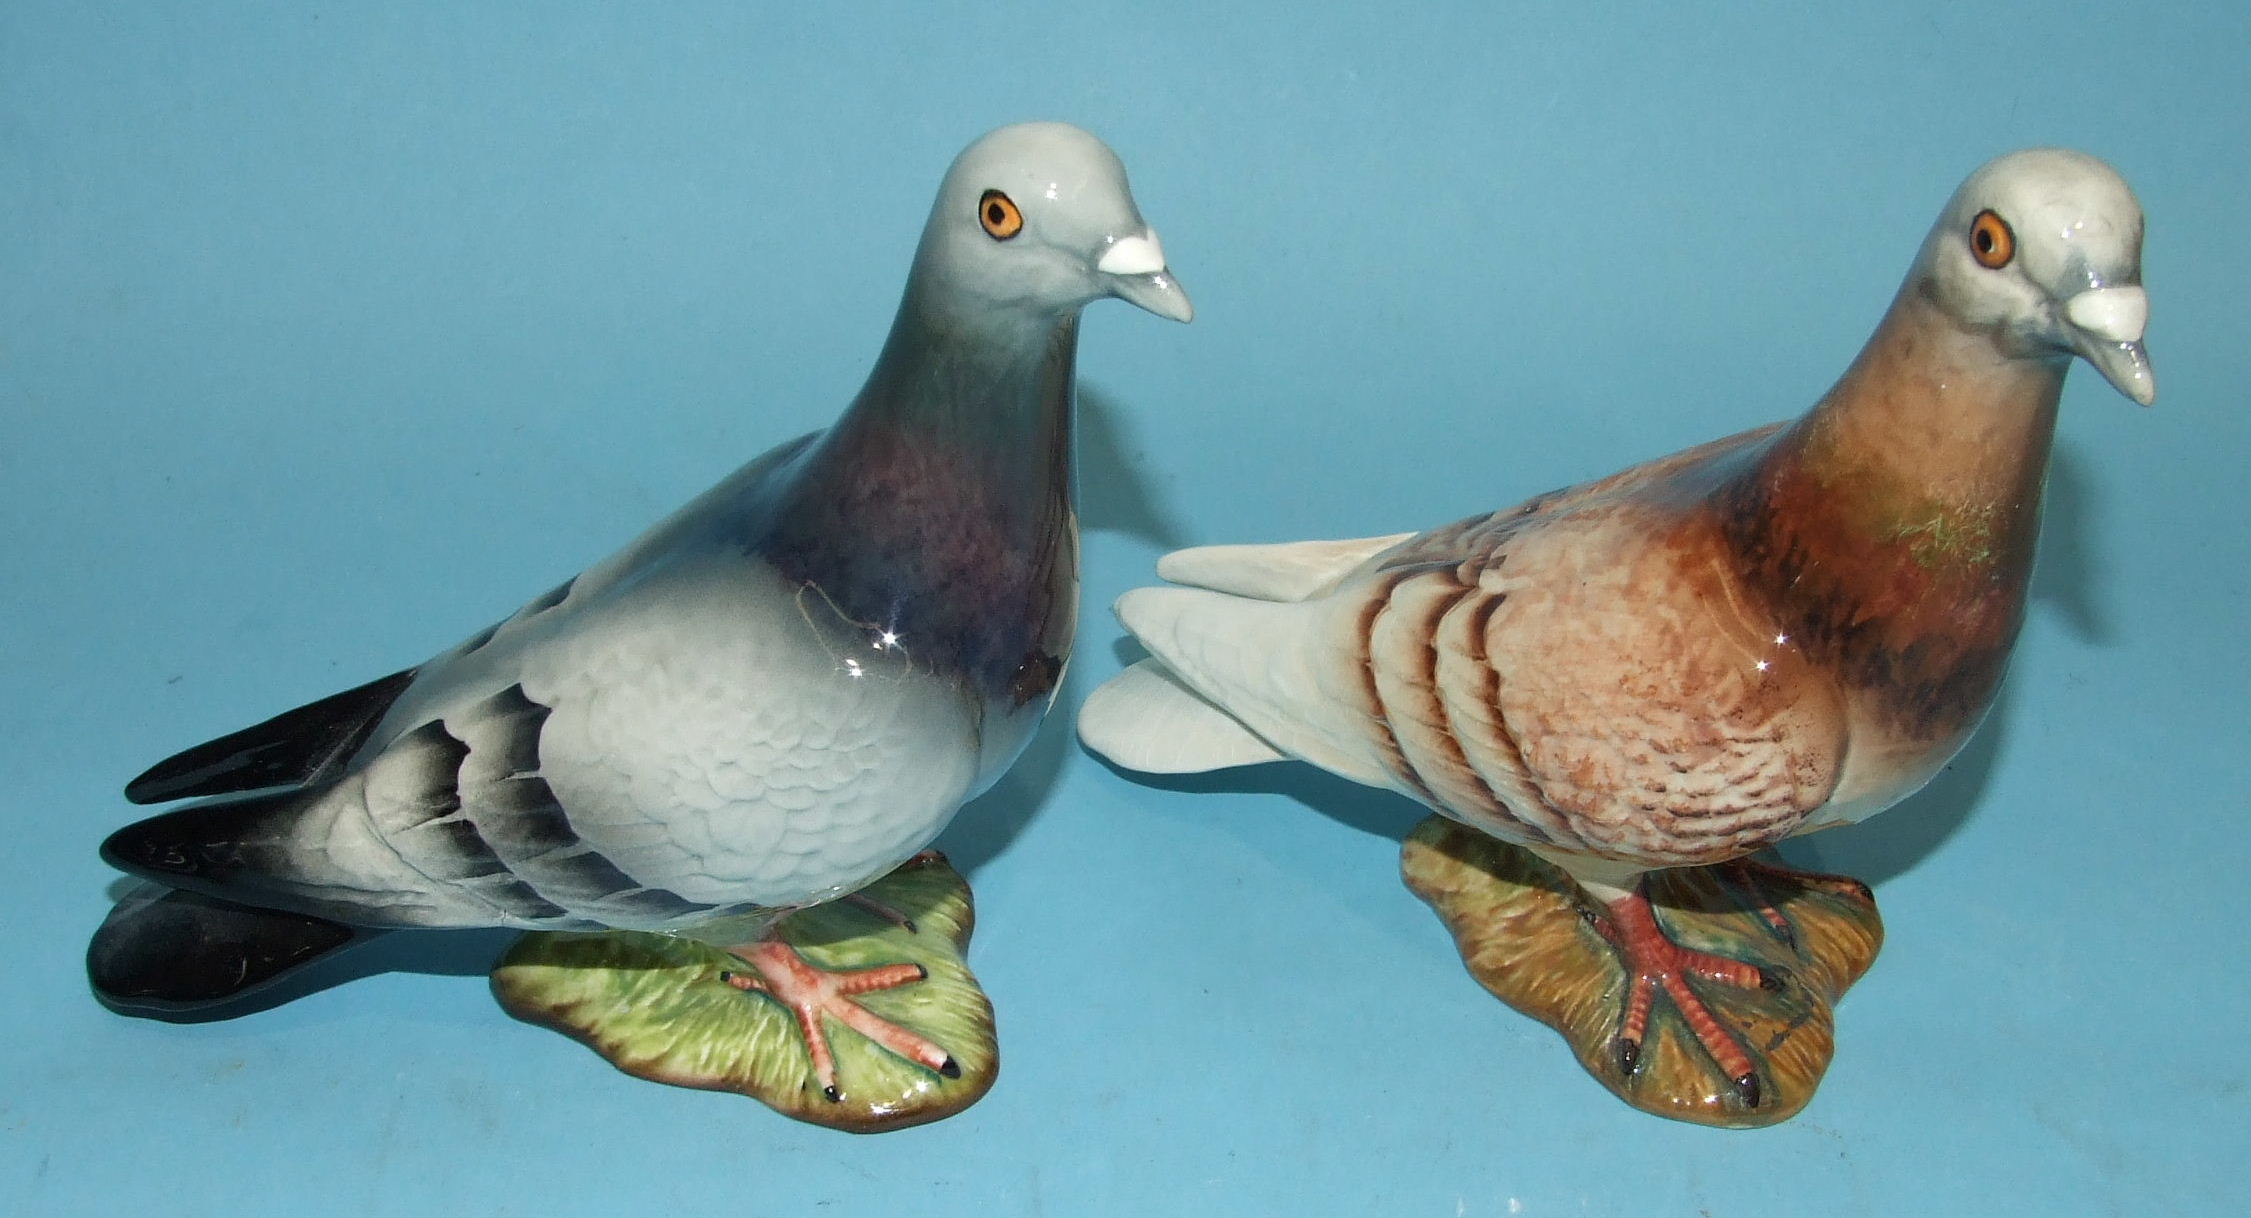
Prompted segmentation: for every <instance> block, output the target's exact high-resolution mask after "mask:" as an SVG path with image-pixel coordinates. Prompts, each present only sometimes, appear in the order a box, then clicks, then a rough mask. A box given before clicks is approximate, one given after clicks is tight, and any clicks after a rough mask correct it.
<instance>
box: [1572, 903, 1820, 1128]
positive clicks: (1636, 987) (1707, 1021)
mask: <svg viewBox="0 0 2251 1218" xmlns="http://www.w3.org/2000/svg"><path fill="white" fill-rule="evenodd" d="M1609 910H1610V912H1609V917H1608V918H1606V919H1602V920H1600V921H1598V922H1597V923H1596V926H1597V928H1598V929H1599V930H1600V931H1601V932H1602V935H1603V937H1604V938H1606V939H1608V940H1610V942H1611V945H1612V946H1614V947H1616V948H1617V949H1618V954H1619V955H1620V956H1621V957H1623V959H1624V964H1625V966H1626V975H1627V977H1628V978H1630V979H1631V984H1632V986H1633V990H1632V993H1631V995H1630V996H1629V997H1628V998H1627V1000H1626V1012H1625V1018H1624V1019H1623V1020H1621V1021H1620V1022H1619V1025H1618V1038H1617V1041H1616V1045H1617V1053H1618V1065H1619V1067H1620V1068H1621V1069H1623V1070H1624V1071H1625V1072H1626V1073H1627V1074H1628V1075H1631V1074H1633V1073H1634V1071H1635V1068H1636V1067H1637V1066H1639V1065H1640V1062H1641V1046H1642V1038H1643V1037H1644V1036H1645V1035H1646V1034H1647V1033H1648V1031H1649V1013H1650V1009H1651V1007H1652V1006H1653V1005H1654V1004H1655V1002H1656V999H1657V991H1658V990H1659V989H1662V990H1664V991H1665V997H1666V998H1668V999H1669V1000H1671V1002H1672V1004H1673V1008H1674V1009H1675V1010H1678V1011H1679V1012H1680V1014H1681V1018H1682V1019H1683V1020H1685V1021H1686V1022H1687V1024H1688V1028H1689V1031H1690V1032H1692V1033H1694V1034H1695V1036H1696V1040H1697V1042H1698V1043H1699V1044H1701V1045H1703V1046H1704V1051H1705V1052H1706V1053H1709V1054H1711V1057H1712V1061H1713V1062H1715V1063H1716V1064H1718V1066H1719V1068H1720V1071H1721V1073H1723V1074H1725V1075H1726V1076H1727V1077H1728V1079H1729V1081H1731V1082H1733V1083H1734V1084H1735V1093H1736V1095H1737V1096H1738V1097H1739V1098H1741V1099H1742V1101H1743V1104H1744V1106H1745V1107H1749V1108H1756V1107H1758V1106H1759V1095H1760V1087H1759V1076H1758V1071H1757V1070H1756V1069H1754V1068H1753V1067H1752V1065H1751V1055H1750V1054H1749V1053H1747V1052H1745V1051H1744V1049H1743V1046H1742V1045H1741V1044H1740V1043H1738V1042H1737V1041H1736V1039H1735V1037H1734V1036H1733V1035H1731V1034H1729V1032H1728V1031H1727V1029H1726V1028H1724V1027H1723V1026H1721V1024H1720V1021H1719V1017H1718V1016H1716V1015H1714V1014H1712V1010H1711V1008H1710V1007H1708V1006H1706V1005H1704V1000H1703V999H1702V998H1699V997H1697V995H1696V991H1695V990H1694V989H1692V988H1690V986H1689V984H1688V978H1689V975H1690V974H1694V975H1696V976H1698V977H1703V978H1705V979H1707V980H1711V981H1717V982H1721V983H1723V984H1726V985H1733V986H1741V987H1743V988H1745V989H1752V988H1756V989H1763V990H1769V991H1773V990H1780V989H1781V988H1782V987H1783V985H1784V983H1785V982H1787V980H1788V975H1787V974H1786V973H1784V972H1782V970H1780V969H1764V970H1762V969H1760V968H1759V967H1758V966H1756V965H1751V964H1745V963H1743V962H1742V961H1740V960H1730V959H1728V958H1727V957H1725V956H1715V955H1712V954H1711V953H1709V952H1700V951H1695V950H1692V949H1690V948H1685V947H1682V946H1681V945H1680V944H1678V943H1675V942H1673V940H1672V938H1671V937H1670V936H1668V935H1667V934H1666V933H1665V930H1664V928H1663V927H1661V926H1659V925H1658V924H1657V915H1656V912H1655V911H1654V910H1652V909H1651V908H1650V907H1649V898H1648V897H1647V896H1644V895H1643V894H1642V891H1641V889H1640V888H1638V887H1637V888H1636V889H1635V890H1634V891H1633V892H1632V893H1631V894H1629V895H1627V896H1623V897H1620V898H1618V899H1617V900H1615V901H1612V902H1610V904H1609Z"/></svg>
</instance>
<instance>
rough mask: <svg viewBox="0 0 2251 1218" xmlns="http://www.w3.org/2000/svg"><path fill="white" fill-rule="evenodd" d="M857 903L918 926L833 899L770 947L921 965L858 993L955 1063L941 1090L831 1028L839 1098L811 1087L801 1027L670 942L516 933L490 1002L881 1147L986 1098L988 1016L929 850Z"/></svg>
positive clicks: (736, 966)
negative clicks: (891, 1134)
mask: <svg viewBox="0 0 2251 1218" xmlns="http://www.w3.org/2000/svg"><path fill="white" fill-rule="evenodd" d="M861 895H862V896H864V897H866V898H867V899H868V900H870V901H873V902H876V903H878V904H880V905H882V906H883V907H884V908H885V909H888V910H890V911H893V912H895V913H897V914H899V915H900V916H901V917H904V918H906V919H907V920H909V921H910V922H912V923H913V924H914V927H915V929H914V931H913V932H911V933H910V932H909V931H908V930H907V928H906V927H904V926H900V925H897V924H895V923H893V922H891V921H889V920H887V919H885V918H883V917H882V916H881V915H880V914H878V913H876V912H873V911H871V910H869V909H867V908H865V907H863V906H861V905H857V904H852V903H849V902H844V901H835V902H831V903H829V904H827V905H822V906H818V907H816V908H813V909H808V910H805V911H802V912H800V913H797V914H793V915H791V916H790V917H789V918H787V919H785V920H784V921H783V922H782V923H781V924H780V925H779V926H778V927H777V928H776V931H775V934H776V937H778V938H780V939H782V940H784V941H786V942H787V943H788V944H789V945H790V946H792V947H794V948H796V949H797V951H798V953H799V954H800V955H802V956H803V957H804V958H805V961H806V962H807V963H809V964H811V965H813V966H815V967H816V968H822V969H829V970H836V971H846V970H852V969H864V968H873V967H876V966H878V965H885V964H920V965H922V966H923V967H924V968H925V969H927V970H929V974H930V975H929V977H928V978H927V979H926V980H923V981H918V982H912V983H909V984H907V985H903V986H900V987H898V988H896V989H888V990H878V991H874V992H871V993H867V994H862V995H859V998H858V1000H859V1002H860V1004H861V1005H862V1006H864V1007H866V1008H867V1009H868V1010H869V1011H870V1012H872V1013H874V1014H875V1015H877V1016H880V1017H881V1018H883V1019H887V1020H889V1021H891V1022H892V1023H895V1024H898V1025H899V1026H901V1027H903V1028H906V1029H908V1030H909V1031H912V1032H916V1033H919V1034H920V1035H922V1036H925V1037H928V1038H929V1039H930V1040H932V1041H934V1042H936V1043H937V1044H938V1045H940V1046H942V1047H943V1048H944V1049H945V1050H946V1051H947V1052H949V1053H951V1054H952V1055H953V1059H954V1061H955V1063H956V1064H958V1065H959V1066H960V1067H961V1077H959V1078H947V1077H944V1076H943V1075H940V1074H938V1073H936V1072H934V1071H931V1070H928V1069H925V1068H923V1067H922V1066H919V1065H917V1064H915V1063H913V1062H910V1061H907V1060H906V1059H904V1058H901V1057H897V1056H895V1055H893V1054H892V1053H890V1052H889V1051H888V1050H885V1049H883V1048H881V1047H879V1046H877V1045H876V1044H875V1043H874V1042H873V1041H870V1040H868V1039H866V1038H865V1037H863V1036H861V1035H860V1034H859V1033H857V1032H854V1031H852V1030H851V1029H850V1028H847V1027H845V1026H843V1025H842V1024H840V1023H838V1022H836V1021H835V1020H833V1019H830V1020H827V1021H826V1024H825V1026H826V1028H827V1032H828V1041H829V1045H830V1047H831V1048H832V1049H833V1050H834V1052H835V1054H836V1069H837V1080H838V1083H839V1086H840V1088H841V1089H842V1091H843V1098H842V1099H841V1100H833V1101H832V1100H830V1099H829V1098H828V1097H827V1096H825V1095H823V1094H822V1093H821V1087H820V1084H819V1083H817V1082H816V1081H814V1077H813V1064H812V1060H811V1058H810V1057H809V1056H808V1055H807V1053H806V1049H805V1041H804V1038H803V1037H801V1036H800V1035H799V1034H798V1030H797V1021H796V1019H795V1018H794V1017H793V1016H792V1015H791V1014H790V1012H789V1011H787V1010H785V1009H784V1008H783V1007H782V1006H781V1005H779V1004H778V1003H776V1002H774V1001H773V1000H772V999H769V998H767V997H766V996H764V995H762V994H755V993H745V992H743V991H740V990H737V989H736V988H735V987H733V986H731V985H728V984H727V983H726V982H724V981H722V980H721V979H720V974H721V973H724V972H730V971H732V972H738V973H739V972H742V971H744V968H745V965H744V962H743V961H742V960H741V959H739V958H737V957H735V956H732V955H730V954H728V953H727V952H725V951H722V950H720V949H718V948H714V947H707V946H705V945H703V944H700V943H696V942H693V941H691V940H687V939H679V938H674V937H671V936H668V935H650V934H640V933H637V932H633V931H614V932H609V933H602V934H550V933H534V934H528V935H525V936H524V937H523V938H522V939H521V940H519V941H518V942H517V944H516V945H515V947H513V948H511V949H510V950H509V952H508V954H507V955H506V956H505V957H503V958H502V959H501V961H500V964H499V965H498V966H497V967H495V968H494V969H493V973H492V988H493V993H494V995H495V996H497V997H498V998H499V999H500V1005H501V1006H502V1007H504V1008H506V1009H507V1011H508V1013H509V1014H511V1015H514V1016H516V1017H517V1018H518V1019H522V1020H526V1021H528V1022H531V1023H539V1024H545V1025H547V1026H548V1027H551V1028H554V1029H555V1030H557V1031H559V1032H563V1033H565V1034H566V1035H569V1036H572V1037H575V1038H577V1039H579V1040H581V1041H584V1042H585V1043H586V1044H587V1045H588V1046H590V1047H591V1048H592V1049H593V1050H594V1051H595V1052H597V1053H600V1054H601V1055H602V1056H604V1057H606V1058H608V1059H609V1060H610V1063H611V1064H612V1065H615V1066H616V1067H617V1068H618V1069H620V1070H623V1071H625V1072H626V1073H627V1074H631V1075H635V1076H638V1077H640V1078H645V1079H651V1080H654V1081H656V1082H660V1083H672V1084H675V1085H678V1086H682V1087H702V1088H706V1089H710V1090H717V1091H738V1092H741V1093H742V1094H744V1095H747V1096H750V1097H752V1098H753V1099H757V1100H760V1101H762V1102H764V1103H766V1104H767V1105H769V1106H771V1107H773V1108H774V1109H776V1110H777V1111H780V1112H782V1113H784V1114H786V1115H789V1116H793V1117H796V1118H797V1119H799V1120H801V1121H810V1122H812V1123H813V1124H816V1125H827V1126H830V1127H832V1128H836V1129H848V1130H852V1131H854V1132H857V1133H876V1132H880V1131H882V1130H887V1129H900V1128H904V1127H906V1126H908V1125H919V1124H922V1123H923V1122H925V1121H935V1120H939V1119H940V1118H943V1117H949V1116H952V1115H953V1114H954V1113H957V1112H959V1111H961V1110H962V1109H964V1108H967V1107H968V1106H970V1105H971V1104H974V1103H976V1102H977V1101H978V1099H980V1098H981V1097H983V1095H984V1094H985V1092H986V1091H988V1090H990V1089H991V1087H992V1085H993V1077H994V1075H995V1074H997V1073H998V1072H999V1069H1000V1055H999V1049H998V1046H997V1044H996V1043H995V1041H994V1036H993V1008H992V1003H991V1002H989V1001H988V1000H987V999H986V997H985V991H984V990H983V989H982V988H980V987H979V986H978V984H977V978H976V977H975V976H973V975H972V974H971V973H970V971H969V966H968V965H967V964H966V963H965V962H964V960H963V954H964V953H965V952H966V951H967V950H968V947H969V934H970V930H971V928H972V926H973V925H974V923H975V914H974V912H973V911H972V908H971V904H970V896H969V885H968V883H967V882H966V881H964V880H963V879H962V878H961V876H960V874H959V873H957V872H955V871H954V869H953V868H952V867H951V866H949V865H948V864H947V863H946V861H945V859H944V857H943V856H940V855H938V854H936V853H935V852H932V853H928V854H924V855H922V856H920V857H917V858H916V859H914V860H912V861H910V862H908V863H907V864H906V865H905V866H902V867H900V868H899V869H898V870H897V871H894V872H892V873H891V874H890V875H887V876H885V877H884V878H882V879H881V880H878V881H876V882H875V883H874V884H872V885H870V886H869V887H867V888H866V889H864V890H863V891H862V894H861Z"/></svg>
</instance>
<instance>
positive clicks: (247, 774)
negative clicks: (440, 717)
mask: <svg viewBox="0 0 2251 1218" xmlns="http://www.w3.org/2000/svg"><path fill="white" fill-rule="evenodd" d="M417 671H419V670H418V669H413V668H408V669H404V670H402V671H399V672H395V673H392V674H391V675H390V676H387V677H382V678H379V679H377V680H374V681H370V682H368V683H367V684H365V685H360V686H356V687H354V688H352V689H347V690H344V691H343V692H341V693H335V694H330V695H329V696H328V697H325V698H322V699H319V700H318V701H314V702H308V703H306V704H305V705H303V706H300V707H297V708H296V709H294V710H288V711H283V712H282V713H281V714H278V715H275V716H274V717H273V718H271V719H268V720H266V721H264V722H263V723H256V724H252V725H251V726H249V727H246V728H244V729H242V730H241V731H239V732H233V733H230V734H228V735H225V736H221V737H219V738H218V739H216V740H209V741H205V742H204V743H202V744H199V745H196V746H195V747H194V748H190V749H183V750H181V751H180V752H178V753H174V754H173V755H172V756H170V757H167V758H165V759H164V760H162V761H159V762H157V763H156V764H155V765H152V766H150V767H149V768H148V769H146V770H144V771H142V772H141V774H140V776H139V777H137V778H135V779H133V781H131V782H129V783H126V784H125V798H126V799H127V800H128V801H130V802H132V803H136V804H161V803H170V802H171V801H173V800H175V799H193V798H196V797H198V796H203V795H227V794H232V793H233V792H236V791H250V790H256V789H258V788H260V787H277V786H297V785H300V784H303V783H306V782H309V781H311V780H312V779H313V778H314V777H315V776H317V775H318V774H319V773H320V771H321V770H322V769H323V768H324V767H325V766H326V765H327V764H328V763H329V762H330V761H332V760H333V759H335V758H336V757H338V756H341V755H343V754H346V753H349V752H351V751H352V750H353V749H356V748H358V747H359V746H360V744H361V743H362V742H364V741H365V740H366V739H367V736H368V733H370V732H372V731H373V730H375V724H376V723H377V721H379V720H380V719H382V717H383V712H384V711H385V710H388V709H389V708H390V705H391V703H392V702H394V701H396V700H397V699H398V696H399V695H400V694H401V693H403V692H405V690H406V687H407V686H408V685H410V684H412V683H413V681H414V677H415V674H416V672H417Z"/></svg>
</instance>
